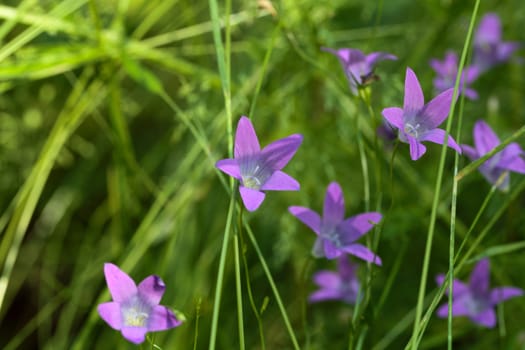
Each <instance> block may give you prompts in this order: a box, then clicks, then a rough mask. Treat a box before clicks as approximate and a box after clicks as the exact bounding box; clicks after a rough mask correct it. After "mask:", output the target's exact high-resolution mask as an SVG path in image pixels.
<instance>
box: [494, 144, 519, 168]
mask: <svg viewBox="0 0 525 350" xmlns="http://www.w3.org/2000/svg"><path fill="white" fill-rule="evenodd" d="M500 154H501V158H500V161H499V163H498V167H499V168H503V169H507V170H510V171H514V172H517V173H521V174H524V173H525V160H523V158H522V157H523V156H524V152H523V149H522V148H521V147H520V145H519V144H517V143H516V142H513V143H511V144H509V145H508V146H507V147H505V148H504V149H503V151H501V153H500Z"/></svg>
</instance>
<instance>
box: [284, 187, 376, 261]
mask: <svg viewBox="0 0 525 350" xmlns="http://www.w3.org/2000/svg"><path fill="white" fill-rule="evenodd" d="M288 211H289V212H290V213H291V214H292V215H294V216H295V217H296V218H298V219H299V220H300V221H302V222H303V223H304V224H305V225H306V226H308V227H310V228H311V229H312V230H313V231H314V232H315V234H316V235H317V240H316V242H315V245H314V248H313V251H312V253H313V255H314V256H315V257H317V258H319V257H322V256H325V257H326V258H328V259H335V258H338V257H340V256H341V255H342V254H344V253H347V254H351V255H355V256H357V257H358V258H361V259H363V260H365V261H369V262H372V263H375V264H377V265H381V259H380V258H379V257H378V256H377V255H375V254H374V253H373V252H371V251H370V250H369V249H368V248H367V247H365V246H364V245H362V244H359V243H356V241H357V240H358V239H359V238H360V237H361V236H363V235H364V234H365V233H367V232H368V231H370V229H371V228H372V227H373V226H374V224H376V223H378V222H379V221H380V220H381V218H382V216H381V214H379V213H375V212H369V213H363V214H359V215H356V216H352V217H350V218H348V219H346V220H345V218H344V215H345V202H344V198H343V191H342V190H341V186H339V184H338V183H337V182H332V183H331V184H330V185H328V189H327V190H326V197H325V200H324V208H323V217H322V218H321V217H320V216H319V214H317V213H316V212H314V211H313V210H311V209H308V208H305V207H298V206H292V207H289V208H288Z"/></svg>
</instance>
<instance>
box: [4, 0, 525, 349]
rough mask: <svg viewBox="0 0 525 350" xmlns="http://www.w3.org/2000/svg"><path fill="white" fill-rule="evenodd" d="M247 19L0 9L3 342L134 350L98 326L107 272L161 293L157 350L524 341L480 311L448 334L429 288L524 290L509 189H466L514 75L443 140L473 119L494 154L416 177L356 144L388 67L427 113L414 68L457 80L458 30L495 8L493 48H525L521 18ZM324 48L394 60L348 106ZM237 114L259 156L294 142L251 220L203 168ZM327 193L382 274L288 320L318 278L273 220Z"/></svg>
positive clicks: (514, 3)
mask: <svg viewBox="0 0 525 350" xmlns="http://www.w3.org/2000/svg"><path fill="white" fill-rule="evenodd" d="M261 3H266V4H267V6H268V7H267V9H261V8H258V6H257V2H256V1H247V0H245V1H216V0H209V1H193V2H189V1H176V0H162V1H161V0H149V1H145V0H127V1H124V0H120V1H102V0H64V1H55V0H46V1H36V0H23V1H9V0H8V1H4V2H2V4H1V5H0V43H1V45H0V170H1V176H0V239H1V241H0V325H1V326H0V347H1V348H2V349H25V348H42V349H44V348H52V349H91V348H93V349H95V348H96V349H106V348H107V349H128V348H133V346H132V345H131V344H130V343H128V342H127V341H125V340H124V339H123V338H122V336H121V335H120V333H119V332H117V331H114V330H112V329H111V328H109V327H108V326H107V325H106V324H105V323H104V322H103V321H102V319H101V318H100V317H99V316H98V314H97V312H96V306H97V304H98V303H101V302H105V301H109V300H110V295H109V293H108V291H107V287H106V285H105V282H104V276H103V263H104V262H113V263H115V264H117V265H118V266H120V267H121V268H122V269H123V270H124V271H126V272H127V273H129V274H130V276H131V277H132V278H133V279H134V280H135V281H137V282H138V281H140V280H142V279H143V278H144V277H146V276H148V275H151V274H158V275H159V276H161V277H162V279H163V280H164V282H165V283H166V286H167V289H166V293H165V295H164V297H163V299H162V304H164V305H168V306H170V307H172V308H173V309H176V310H178V312H180V313H181V314H183V315H184V317H185V322H184V324H183V325H182V326H180V327H178V328H176V329H173V330H169V331H166V332H161V333H154V334H152V335H153V336H154V342H155V344H156V345H157V346H159V347H160V348H162V349H236V348H239V349H312V350H313V349H328V348H330V349H378V350H379V349H403V348H405V347H407V348H410V347H411V346H412V348H420V349H443V348H446V347H447V344H448V346H449V348H454V349H494V348H501V349H516V348H521V347H523V346H525V345H524V341H523V337H524V333H523V329H522V327H521V324H522V323H523V322H522V321H523V315H524V314H525V301H524V299H523V298H516V299H513V300H510V301H508V302H506V303H505V304H504V306H502V307H499V308H498V327H497V328H496V329H493V330H484V329H481V328H479V327H477V326H475V325H474V324H472V323H470V321H469V320H468V319H466V318H453V319H452V323H448V322H447V320H442V319H438V318H437V317H435V316H434V315H435V309H436V308H437V306H438V305H441V304H442V303H444V302H446V297H444V298H442V296H443V295H444V293H445V286H443V287H442V288H437V286H436V285H435V282H434V280H433V279H434V276H435V275H436V274H438V273H446V272H447V271H449V270H453V276H454V278H461V279H464V278H466V277H467V276H468V275H469V274H470V271H471V269H472V267H473V266H474V263H475V262H476V261H477V260H478V259H479V258H481V257H483V256H489V257H490V259H491V263H492V265H491V266H492V269H491V284H492V286H503V285H514V286H518V287H521V288H525V278H524V277H523V273H522V271H523V269H524V268H525V260H524V259H523V258H522V255H523V250H524V248H525V231H524V230H523V227H524V224H525V217H524V216H523V215H522V212H523V208H524V206H525V202H524V201H523V198H524V197H523V193H524V190H525V180H524V177H523V175H520V174H512V175H511V188H510V191H509V192H507V193H502V192H500V191H497V190H495V189H494V188H491V185H490V184H489V183H487V182H486V180H485V179H484V178H483V177H482V176H481V175H480V173H479V172H478V171H477V168H478V167H479V165H480V164H481V163H482V162H483V161H484V160H485V159H488V157H489V156H492V155H493V154H495V153H496V152H497V151H499V150H500V149H502V148H503V147H504V146H505V145H507V144H509V143H510V142H518V143H520V144H521V145H522V146H523V145H525V142H524V141H525V138H524V136H523V135H524V134H525V112H524V111H525V99H524V96H525V95H524V91H525V74H524V66H523V64H520V63H518V62H516V61H511V62H509V63H506V64H503V65H500V66H498V67H495V68H493V69H492V70H491V71H489V72H487V73H485V74H484V75H483V76H482V77H480V79H478V81H476V82H475V83H474V85H473V87H474V88H475V89H476V90H477V91H478V93H479V95H480V98H479V99H478V100H477V101H470V100H464V101H461V100H460V101H458V105H457V108H455V112H454V113H453V115H454V118H453V119H450V123H448V124H447V130H448V131H449V132H450V133H451V134H452V135H453V136H454V137H457V139H456V140H457V141H458V143H468V144H472V126H473V125H474V122H475V121H476V120H478V119H484V120H486V121H487V122H488V123H489V124H490V125H491V126H492V127H493V128H494V130H495V131H496V133H497V134H498V135H499V136H500V138H501V140H502V145H501V146H500V147H498V148H497V149H495V150H494V151H493V152H491V153H490V154H489V155H487V156H486V157H484V158H482V159H481V160H479V161H477V162H472V163H471V162H470V161H469V160H468V159H467V158H466V157H462V156H459V157H455V156H453V153H451V152H452V151H450V149H445V148H440V146H438V145H434V144H430V143H428V144H427V153H426V154H425V155H424V156H423V158H421V159H420V160H418V161H417V162H413V161H411V160H410V157H409V153H408V146H407V145H406V144H404V143H399V144H398V145H396V146H394V147H393V148H392V147H391V148H389V147H387V146H386V145H385V144H384V143H383V141H382V140H380V139H378V138H377V137H376V134H375V128H376V127H377V125H379V123H380V122H381V119H382V117H381V111H382V109H383V108H385V107H390V106H400V105H401V104H402V102H403V91H404V86H403V79H404V75H405V69H406V67H407V66H410V67H411V68H412V69H413V70H414V71H415V72H416V74H417V76H418V78H419V80H420V82H421V84H422V87H423V90H424V92H425V97H426V100H427V101H428V100H430V98H431V97H433V96H435V92H434V91H433V88H432V79H433V78H434V73H433V71H432V69H431V68H430V67H429V65H428V62H429V60H430V59H431V58H442V57H443V56H444V54H445V52H446V50H447V49H453V50H455V51H456V52H458V53H459V52H461V50H462V49H463V47H465V51H464V52H465V53H464V59H465V64H469V60H470V56H471V53H470V49H471V47H470V45H468V42H467V33H468V29H469V21H470V18H471V17H472V16H473V15H474V22H473V23H474V25H476V24H477V20H479V18H480V17H481V16H482V15H483V14H485V13H487V12H496V13H498V14H499V16H500V17H501V19H502V22H503V38H504V40H506V41H520V42H522V43H523V42H525V33H524V32H523V30H522V24H523V23H525V9H524V8H523V6H522V4H521V1H518V0H510V1H506V2H498V1H482V2H480V6H479V10H478V12H477V14H476V13H474V11H473V9H474V2H458V1H438V0H432V1H425V2H412V1H401V0H399V1H391V2H390V1H375V2H370V1H356V0H350V1H348V0H336V1H314V0H302V1H293V0H283V1H272V2H269V1H268V2H261ZM269 4H271V5H272V6H273V9H272V8H270V7H269V6H270V5H269ZM274 11H275V12H274ZM321 46H328V47H354V48H359V49H361V50H363V51H365V52H372V51H385V52H391V53H393V54H395V55H396V56H398V58H399V59H398V60H397V61H385V62H382V63H381V64H379V66H378V68H377V70H376V73H377V74H378V75H380V80H379V81H377V82H375V83H374V84H373V85H372V86H371V89H370V90H369V91H367V93H369V95H367V94H364V95H362V96H360V97H359V98H358V97H354V96H352V95H351V94H350V91H349V89H348V86H347V82H346V81H345V77H344V75H343V73H342V71H341V67H340V66H339V63H338V62H337V60H336V59H335V58H334V57H333V56H332V55H330V54H327V53H326V52H322V51H321V50H320V47H321ZM515 56H523V50H520V51H519V52H518V54H517V55H515ZM241 115H247V116H249V117H250V118H251V119H252V121H253V123H254V125H255V129H256V130H257V133H258V135H259V138H260V141H261V145H263V146H264V145H266V144H268V143H270V142H272V141H274V140H276V139H278V138H282V137H285V136H287V135H290V134H292V133H301V134H303V135H304V141H303V144H302V145H301V147H300V148H299V150H298V152H297V154H296V156H295V157H294V158H293V159H292V161H291V162H290V164H289V165H287V167H286V168H285V171H286V172H287V173H289V174H291V175H292V176H294V177H295V178H296V179H298V181H299V182H300V183H301V190H300V191H299V192H270V193H268V194H267V197H266V199H265V201H264V203H263V205H262V206H261V207H260V208H259V209H258V210H257V211H255V212H253V213H250V212H247V211H242V210H241V206H242V203H240V201H239V196H238V195H237V189H236V186H237V184H236V183H235V182H234V181H232V180H231V179H229V178H227V177H226V176H225V175H224V174H222V173H221V172H219V171H218V170H217V169H216V168H215V166H214V165H215V162H216V161H217V160H219V159H221V158H225V157H230V156H231V155H232V151H233V144H234V131H235V126H236V124H237V120H238V119H239V117H240V116H241ZM443 127H445V124H444V125H443ZM459 138H460V140H458V139H459ZM394 149H395V151H394ZM393 152H394V154H393ZM331 181H338V182H339V183H340V184H341V186H342V188H343V190H344V195H345V201H346V216H351V215H355V214H357V213H360V212H364V211H367V210H377V211H380V212H381V213H382V214H383V215H384V219H383V221H382V222H381V225H379V226H377V227H376V228H375V229H374V230H373V232H371V233H370V234H369V235H367V236H365V237H366V238H364V239H363V243H364V244H367V245H369V246H370V247H372V249H373V250H374V251H377V252H378V254H379V255H380V256H381V258H382V259H383V266H382V267H381V268H376V267H373V266H367V265H366V264H364V263H363V264H361V268H360V270H359V276H360V278H361V281H362V283H363V285H364V286H365V287H366V288H364V289H363V293H364V295H363V296H364V298H363V300H362V302H361V303H360V304H359V305H358V306H351V305H347V304H343V303H338V302H329V303H321V304H308V303H307V297H308V295H309V293H311V292H312V291H313V290H314V289H315V286H314V284H313V283H312V281H311V275H312V273H313V272H315V271H316V270H318V269H323V268H328V269H333V268H334V266H335V264H334V262H332V261H327V260H324V259H314V258H313V257H312V256H311V248H312V244H313V242H314V238H315V237H314V234H313V233H312V232H310V231H309V230H308V229H307V228H306V227H304V225H302V224H301V223H300V222H299V221H298V220H296V219H295V218H294V217H292V216H291V215H290V214H289V213H288V211H287V208H288V206H290V205H301V206H306V207H310V208H312V209H314V210H317V211H320V210H321V208H322V201H323V198H324V193H325V190H326V187H327V185H328V184H329V183H330V182H331ZM427 237H429V238H430V239H429V240H428V241H427ZM142 347H143V348H145V349H146V348H151V345H149V344H144V345H143V346H142Z"/></svg>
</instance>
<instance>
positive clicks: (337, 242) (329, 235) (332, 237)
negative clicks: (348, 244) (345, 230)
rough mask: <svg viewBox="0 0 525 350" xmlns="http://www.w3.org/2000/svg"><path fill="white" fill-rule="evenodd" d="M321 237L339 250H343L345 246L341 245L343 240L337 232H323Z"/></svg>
mask: <svg viewBox="0 0 525 350" xmlns="http://www.w3.org/2000/svg"><path fill="white" fill-rule="evenodd" d="M321 236H322V237H323V238H324V239H327V240H329V241H330V242H331V243H332V244H333V245H334V246H336V247H337V248H341V247H342V246H343V244H342V243H341V239H340V238H339V234H338V233H337V231H335V230H333V231H330V232H323V233H322V234H321Z"/></svg>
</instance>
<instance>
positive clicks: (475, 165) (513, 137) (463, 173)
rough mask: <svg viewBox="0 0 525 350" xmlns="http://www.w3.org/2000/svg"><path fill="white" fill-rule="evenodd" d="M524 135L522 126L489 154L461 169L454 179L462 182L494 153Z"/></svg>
mask: <svg viewBox="0 0 525 350" xmlns="http://www.w3.org/2000/svg"><path fill="white" fill-rule="evenodd" d="M523 135H525V125H523V126H522V127H521V128H519V129H518V130H516V132H514V133H513V134H512V135H511V136H509V137H507V138H506V139H505V140H503V141H502V142H501V143H500V144H499V145H497V146H496V147H494V148H493V149H492V150H491V151H490V152H488V153H487V154H485V155H483V157H480V158H478V159H476V160H475V161H473V162H472V163H469V164H468V165H467V166H465V167H464V168H463V169H461V170H460V171H459V172H458V174H457V175H456V178H457V179H458V181H460V180H462V179H463V178H464V177H465V176H467V175H468V174H470V173H472V172H473V171H475V170H476V169H477V168H479V167H480V166H481V164H483V163H484V162H485V161H486V160H487V159H489V158H491V157H492V156H493V155H495V154H496V153H498V152H500V151H501V150H502V149H504V148H505V147H507V146H508V145H509V144H510V143H512V142H514V141H516V140H517V139H519V138H520V137H522V136H523Z"/></svg>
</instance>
